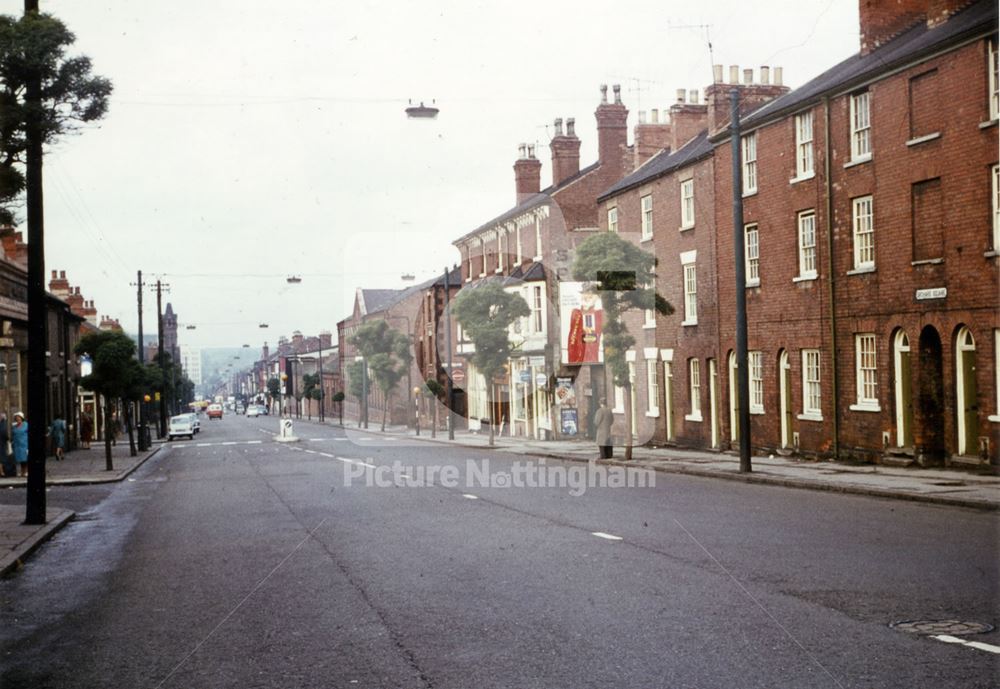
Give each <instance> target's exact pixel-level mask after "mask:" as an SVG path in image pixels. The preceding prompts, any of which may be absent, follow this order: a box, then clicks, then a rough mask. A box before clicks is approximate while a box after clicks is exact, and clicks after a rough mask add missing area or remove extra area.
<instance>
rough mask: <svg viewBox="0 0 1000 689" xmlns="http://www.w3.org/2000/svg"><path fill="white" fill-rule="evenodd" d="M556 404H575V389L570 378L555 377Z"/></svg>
mask: <svg viewBox="0 0 1000 689" xmlns="http://www.w3.org/2000/svg"><path fill="white" fill-rule="evenodd" d="M556 404H558V405H559V406H560V407H575V406H576V390H574V389H573V379H572V378H556Z"/></svg>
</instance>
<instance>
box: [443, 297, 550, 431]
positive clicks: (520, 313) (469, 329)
mask: <svg viewBox="0 0 1000 689" xmlns="http://www.w3.org/2000/svg"><path fill="white" fill-rule="evenodd" d="M451 312H452V315H454V316H455V318H456V319H457V320H458V322H459V323H461V324H462V329H463V330H464V331H465V333H466V334H467V335H468V336H469V339H470V340H471V341H472V344H473V346H474V347H475V352H474V353H473V355H472V363H473V364H475V366H476V369H477V370H478V371H479V373H481V374H482V375H483V377H484V378H485V379H486V396H487V399H488V400H489V407H490V414H491V416H492V414H493V402H494V400H493V379H494V378H495V377H496V376H498V375H500V374H501V373H502V372H503V370H504V366H505V365H506V364H507V361H508V360H509V359H510V352H511V345H510V339H509V329H510V326H511V324H512V323H514V321H516V320H517V319H518V318H524V317H526V316H529V315H531V309H530V308H529V307H528V303H527V302H526V301H524V299H523V298H522V297H521V295H519V294H514V293H512V292H508V291H506V290H505V289H504V288H503V287H502V286H501V285H499V284H498V283H495V282H490V283H486V284H483V285H480V286H477V287H473V288H471V289H463V290H462V291H461V292H459V293H458V297H456V298H455V301H454V302H452V306H451ZM490 421H491V423H490V445H493V438H494V431H493V428H494V426H495V425H496V424H495V423H493V419H492V418H491V419H490Z"/></svg>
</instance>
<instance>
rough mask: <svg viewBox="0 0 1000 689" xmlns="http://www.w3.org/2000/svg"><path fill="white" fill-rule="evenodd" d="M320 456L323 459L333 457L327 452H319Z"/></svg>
mask: <svg viewBox="0 0 1000 689" xmlns="http://www.w3.org/2000/svg"><path fill="white" fill-rule="evenodd" d="M320 454H321V455H323V456H324V457H329V458H330V459H333V458H334V457H333V455H331V454H330V453H329V452H320Z"/></svg>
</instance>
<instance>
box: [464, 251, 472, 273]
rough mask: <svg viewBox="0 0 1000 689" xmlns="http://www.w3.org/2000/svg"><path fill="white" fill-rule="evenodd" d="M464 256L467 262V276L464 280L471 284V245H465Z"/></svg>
mask: <svg viewBox="0 0 1000 689" xmlns="http://www.w3.org/2000/svg"><path fill="white" fill-rule="evenodd" d="M465 256H466V258H467V259H468V260H469V275H468V277H466V278H465V281H466V282H472V244H466V246H465Z"/></svg>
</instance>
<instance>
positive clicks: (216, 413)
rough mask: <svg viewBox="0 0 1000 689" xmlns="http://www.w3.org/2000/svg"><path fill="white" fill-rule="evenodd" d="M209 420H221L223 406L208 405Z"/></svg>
mask: <svg viewBox="0 0 1000 689" xmlns="http://www.w3.org/2000/svg"><path fill="white" fill-rule="evenodd" d="M208 418H210V419H221V418H222V405H221V404H210V405H208Z"/></svg>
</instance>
